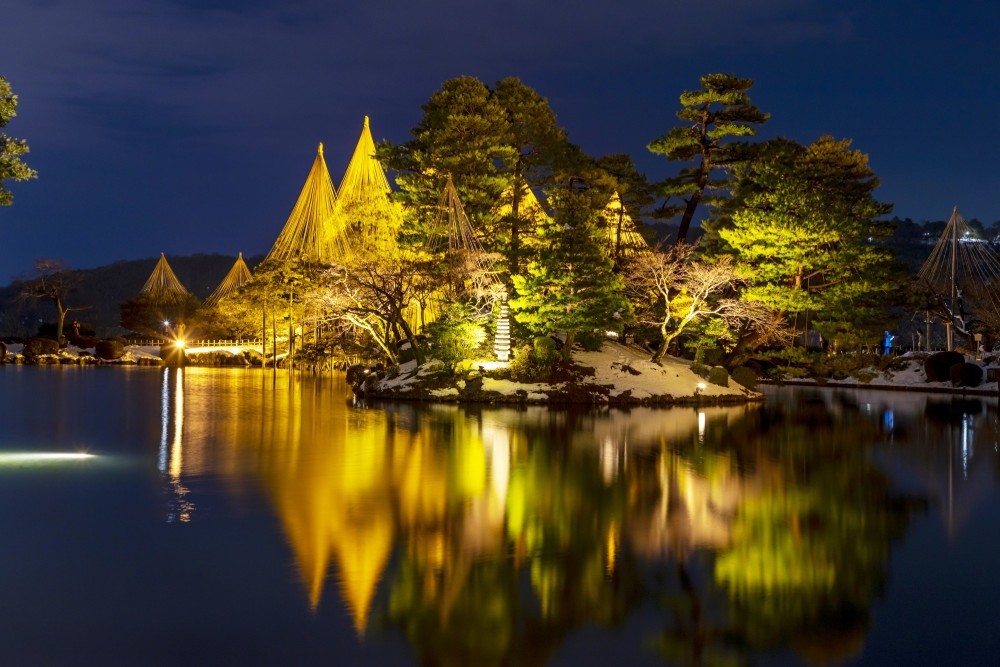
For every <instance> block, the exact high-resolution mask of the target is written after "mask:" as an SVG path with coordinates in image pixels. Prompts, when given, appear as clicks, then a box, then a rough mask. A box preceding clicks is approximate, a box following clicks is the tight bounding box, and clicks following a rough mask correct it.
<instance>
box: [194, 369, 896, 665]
mask: <svg viewBox="0 0 1000 667" xmlns="http://www.w3.org/2000/svg"><path fill="white" fill-rule="evenodd" d="M234 396H238V397H239V399H238V400H239V401H243V402H247V401H249V404H247V405H244V404H242V403H241V406H242V407H240V409H239V413H240V419H234V420H233V421H232V423H231V424H228V425H227V429H228V430H227V433H226V438H227V439H228V441H229V442H230V443H231V446H232V447H235V448H239V449H242V450H244V451H245V450H247V449H249V450H250V451H251V452H253V455H252V456H250V457H247V458H248V459H249V460H252V461H253V468H254V474H255V475H257V476H259V478H260V479H262V480H263V482H264V484H265V486H266V488H267V491H268V495H269V497H270V499H271V502H272V503H273V505H274V507H275V509H276V512H277V514H278V516H279V517H280V519H281V524H282V526H283V528H284V531H285V533H286V536H287V539H288V542H289V545H290V546H291V549H292V551H293V553H294V554H295V559H296V564H297V567H298V570H299V572H300V576H301V577H302V579H303V581H304V583H305V586H306V589H307V591H308V598H309V601H310V604H311V606H313V607H314V608H315V607H316V606H318V605H319V604H320V603H321V599H322V596H323V591H324V589H325V588H326V587H327V580H328V577H330V576H331V574H333V575H335V581H336V583H337V586H338V588H339V594H340V596H341V598H342V599H343V600H344V604H345V606H346V607H347V608H348V610H349V611H350V613H351V615H352V618H353V620H354V623H355V627H356V628H357V630H358V632H359V634H361V633H364V632H365V631H366V630H367V628H369V627H371V626H372V625H373V624H374V625H376V626H379V627H383V628H394V629H398V630H399V631H400V632H402V633H403V634H404V635H405V636H406V637H407V638H408V640H409V641H410V643H411V645H412V646H413V649H414V652H415V653H416V655H417V656H419V659H420V661H421V662H422V663H432V664H469V663H476V664H487V665H488V664H542V663H544V662H546V661H547V660H548V659H549V658H550V657H551V655H552V654H553V653H554V652H555V650H556V649H557V648H558V647H559V645H560V644H561V643H562V641H563V639H564V638H565V637H566V636H567V635H568V634H569V633H571V632H572V631H574V630H576V629H578V628H580V627H582V626H586V625H603V626H618V625H621V624H622V623H623V622H624V621H625V619H626V618H627V617H628V615H629V614H630V613H631V612H632V611H633V610H634V609H636V608H637V606H638V605H639V604H641V603H642V602H643V601H644V600H650V599H652V600H658V601H661V602H662V603H663V606H662V610H663V613H664V614H665V616H664V622H663V632H662V633H661V634H660V636H659V637H658V639H657V642H656V645H657V648H658V650H659V651H660V652H661V653H662V654H663V655H664V656H665V657H667V658H669V659H670V660H672V661H676V662H680V663H689V664H713V663H718V662H720V661H721V662H723V663H725V664H735V663H738V662H739V661H740V660H741V659H743V658H745V657H747V655H748V654H747V652H748V651H750V650H770V649H774V648H779V647H784V646H789V645H792V644H794V645H795V647H796V649H797V650H798V651H799V652H800V653H801V654H802V655H804V656H810V657H817V658H824V659H829V658H830V657H833V656H844V655H849V654H850V653H852V652H854V651H856V650H857V648H858V647H859V646H860V644H861V643H862V642H863V638H864V635H865V633H866V629H867V625H868V622H869V616H868V615H869V611H868V610H869V607H870V605H871V603H872V601H873V600H874V599H875V598H877V596H878V595H879V594H880V592H881V590H882V588H883V586H884V581H885V576H886V567H887V560H888V556H889V550H890V547H891V544H892V542H893V541H894V540H895V539H897V538H898V537H899V536H900V535H901V534H902V533H903V531H904V530H905V528H906V525H907V521H908V518H909V516H910V514H911V512H912V508H913V503H911V502H910V501H908V500H907V499H906V498H902V497H899V496H898V495H896V494H894V492H893V490H892V488H891V485H890V480H889V479H888V478H887V477H886V475H885V474H883V473H882V472H881V471H880V469H879V468H878V467H877V466H876V464H875V462H874V459H873V458H872V457H871V456H870V449H871V447H870V446H871V445H874V444H877V443H879V442H882V441H883V440H884V439H885V437H886V427H885V425H884V422H883V421H882V420H881V419H880V417H879V415H870V414H868V413H867V412H866V410H865V409H864V406H862V405H858V404H857V403H856V402H854V401H852V400H851V399H850V397H849V396H839V397H835V396H833V395H828V396H827V397H826V398H811V397H809V396H807V395H805V394H802V395H798V394H796V395H793V399H794V400H793V401H792V402H790V403H781V404H775V405H767V406H763V407H761V406H747V407H731V408H713V409H705V410H702V411H700V412H699V411H698V410H694V409H678V410H669V411H665V410H644V409H637V410H633V411H631V413H621V412H617V411H589V412H578V411H548V410H546V409H544V408H506V409H493V408H482V409H471V410H463V409H460V408H458V407H455V406H421V405H412V404H407V405H399V404H396V405H384V406H380V407H378V408H372V407H369V408H365V409H357V408H353V407H351V406H350V405H349V404H348V402H347V401H345V400H344V399H343V398H340V397H338V395H337V394H336V393H335V392H329V391H318V390H317V389H316V385H315V384H312V383H309V382H298V381H293V380H292V379H288V380H287V381H286V382H285V384H281V383H279V384H277V385H276V386H268V387H265V391H263V392H261V391H259V388H258V391H257V393H253V392H250V393H240V392H234ZM248 396H249V397H250V398H248ZM234 400H237V399H236V398H234ZM188 427H189V428H190V429H195V428H196V425H195V424H193V423H191V420H190V419H189V423H188ZM900 430H902V427H900ZM380 591H381V594H380Z"/></svg>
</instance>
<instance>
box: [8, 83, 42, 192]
mask: <svg viewBox="0 0 1000 667" xmlns="http://www.w3.org/2000/svg"><path fill="white" fill-rule="evenodd" d="M16 115H17V95H15V94H14V93H13V91H12V89H11V87H10V83H8V82H7V79H5V78H3V77H2V76H0V129H3V128H4V126H6V125H7V123H9V122H10V120H11V119H12V118H13V117H14V116H16ZM27 152H28V144H27V142H26V141H24V140H23V139H14V138H13V137H8V136H7V135H6V134H4V133H3V132H0V206H10V204H11V203H12V202H13V201H14V195H13V194H12V193H11V192H10V190H7V189H5V188H4V187H3V184H4V181H26V180H29V179H32V178H37V177H38V173H37V172H36V171H35V170H34V169H31V168H30V167H28V165H26V164H25V163H24V161H23V160H21V156H22V155H24V154H25V153H27Z"/></svg>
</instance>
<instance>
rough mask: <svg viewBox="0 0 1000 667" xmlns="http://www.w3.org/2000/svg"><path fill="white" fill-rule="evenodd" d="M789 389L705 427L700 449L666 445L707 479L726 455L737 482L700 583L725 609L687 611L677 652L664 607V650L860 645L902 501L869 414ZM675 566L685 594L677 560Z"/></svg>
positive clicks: (841, 651) (847, 650)
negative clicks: (707, 618)
mask: <svg viewBox="0 0 1000 667" xmlns="http://www.w3.org/2000/svg"><path fill="white" fill-rule="evenodd" d="M793 398H794V399H796V400H795V401H794V402H792V403H791V404H786V405H781V404H778V405H773V406H768V407H765V408H764V409H762V410H761V411H759V412H758V413H755V414H750V415H747V418H746V419H745V420H744V422H743V423H741V424H739V425H738V426H737V429H736V430H735V431H734V430H733V429H730V430H729V432H726V433H723V434H722V436H721V438H720V437H719V431H718V430H714V431H713V430H711V429H709V437H707V438H706V442H705V449H706V450H707V451H700V452H699V451H694V448H692V447H690V446H686V447H681V448H679V449H678V453H679V455H680V456H681V457H682V458H683V459H684V460H686V461H688V462H689V464H690V465H691V466H692V467H693V468H694V469H698V470H704V471H705V475H706V478H707V479H708V478H711V476H712V475H718V472H717V471H716V472H713V470H717V468H718V467H719V466H718V463H719V461H718V458H719V457H723V458H724V459H730V457H731V460H732V461H733V465H735V466H736V467H737V468H738V469H739V470H740V471H741V475H740V483H741V484H742V487H743V492H742V493H740V498H739V502H738V507H737V508H736V509H735V512H733V514H732V522H731V531H730V533H729V536H728V543H727V544H725V545H720V546H719V548H718V550H717V551H716V553H715V555H714V563H713V576H712V578H711V580H708V578H707V577H706V578H704V579H703V580H702V582H701V587H702V589H703V590H704V591H705V593H704V595H705V596H707V597H711V596H712V595H713V594H714V593H715V589H716V588H718V589H721V590H722V591H723V592H724V593H725V594H726V597H727V609H726V610H725V611H726V612H728V613H727V614H722V613H721V612H720V613H719V614H718V615H717V618H725V620H723V621H720V623H721V625H719V626H717V627H715V628H714V629H711V631H709V630H710V629H707V628H706V627H705V625H704V624H703V623H702V624H699V623H696V622H693V621H689V622H688V625H689V626H690V633H689V638H690V644H689V645H688V648H689V649H690V650H689V651H687V653H686V654H684V653H683V652H681V651H680V650H679V649H680V647H681V645H682V644H681V643H680V642H678V641H677V636H678V632H677V626H678V624H679V623H680V621H679V620H678V619H677V618H676V614H675V619H674V620H673V621H671V622H668V629H667V631H666V632H665V633H664V642H663V648H664V650H665V652H666V653H667V655H669V656H670V657H673V658H675V659H676V658H679V657H686V658H687V660H688V661H689V662H691V663H694V664H708V662H705V661H703V660H702V658H704V657H705V656H706V655H709V654H707V653H706V651H708V650H709V649H710V648H712V645H708V644H706V641H707V638H708V637H709V636H712V637H715V638H716V640H717V641H716V643H715V645H714V646H715V650H716V651H721V652H722V654H723V655H731V654H727V653H726V651H731V649H732V647H733V646H739V645H740V644H743V643H746V645H747V646H749V647H751V648H754V649H774V648H780V647H783V646H787V645H789V644H792V645H794V646H795V647H796V649H797V651H798V652H799V653H800V654H802V655H803V656H805V657H809V658H810V659H814V660H818V661H820V662H825V661H829V660H833V659H842V658H844V657H846V656H848V655H851V654H853V653H856V652H857V651H858V650H860V647H861V645H862V643H863V639H864V635H865V633H866V629H867V626H868V623H869V608H870V605H871V603H872V602H873V600H874V599H875V598H877V597H878V596H879V595H880V594H881V593H882V591H883V589H884V585H885V581H886V575H887V566H888V558H889V551H890V547H891V544H892V543H893V541H895V540H896V539H898V538H899V537H900V536H901V535H902V534H903V532H904V531H905V529H906V526H907V524H908V520H909V516H910V515H911V513H912V511H913V508H914V502H913V501H911V500H909V499H907V498H905V497H902V496H900V495H898V494H896V493H894V491H893V490H892V488H891V480H890V479H889V478H888V477H887V476H886V475H885V474H884V473H883V472H882V471H881V470H880V469H879V468H878V467H877V466H876V465H875V463H874V462H873V459H872V457H871V456H870V447H869V445H870V444H873V443H877V442H879V440H880V437H881V434H880V432H881V428H882V422H881V421H880V420H879V419H878V417H877V416H871V415H868V414H866V413H865V411H863V410H861V409H860V406H856V405H852V404H851V403H850V402H844V401H836V400H834V401H831V400H829V397H813V396H809V395H796V396H794V397H793ZM679 576H680V578H681V579H682V580H685V579H688V580H689V583H686V584H685V586H684V587H683V588H684V590H685V591H686V595H687V597H688V598H689V599H692V600H696V599H697V596H696V594H695V592H694V591H695V590H696V587H695V584H693V583H690V577H688V575H687V573H686V572H685V571H684V568H683V567H681V569H680V574H679ZM688 606H689V607H690V608H694V609H697V608H698V607H697V606H696V605H695V604H694V603H693V602H692V603H689V605H688ZM692 618H694V617H692ZM671 639H672V640H673V641H672V642H671V641H670V640H671ZM712 655H715V656H716V657H717V656H718V655H719V654H718V653H716V654H712Z"/></svg>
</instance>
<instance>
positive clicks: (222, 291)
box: [205, 252, 253, 306]
mask: <svg viewBox="0 0 1000 667" xmlns="http://www.w3.org/2000/svg"><path fill="white" fill-rule="evenodd" d="M250 282H253V277H252V276H251V275H250V269H249V268H248V267H247V263H246V262H245V261H243V253H242V252H241V253H240V256H239V257H237V258H236V262H235V263H234V264H233V268H231V269H229V273H227V274H226V277H225V278H223V279H222V282H220V283H219V286H218V287H216V288H215V291H214V292H212V293H211V294H209V295H208V298H207V299H205V305H206V306H214V305H215V304H217V303H219V302H220V301H222V300H223V299H225V298H226V297H227V296H229V295H230V294H232V293H234V292H235V291H236V290H238V289H239V288H241V287H243V286H244V285H246V284H247V283H250Z"/></svg>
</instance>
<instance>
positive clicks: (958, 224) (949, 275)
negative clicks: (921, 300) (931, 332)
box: [918, 206, 1000, 333]
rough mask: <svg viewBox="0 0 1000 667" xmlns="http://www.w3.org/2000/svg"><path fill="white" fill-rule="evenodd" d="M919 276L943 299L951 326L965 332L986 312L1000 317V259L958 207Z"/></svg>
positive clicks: (921, 268)
mask: <svg viewBox="0 0 1000 667" xmlns="http://www.w3.org/2000/svg"><path fill="white" fill-rule="evenodd" d="M918 277H919V279H920V281H921V282H923V283H924V284H925V285H926V286H928V287H929V288H930V289H931V290H932V291H933V292H934V294H935V295H936V296H938V297H939V298H940V299H941V300H942V302H943V304H944V306H945V309H946V311H948V314H949V316H950V318H951V320H952V324H954V325H955V326H956V327H958V329H959V330H960V331H962V332H963V333H966V332H967V330H966V326H967V323H968V322H969V321H971V320H972V319H974V318H976V317H977V316H979V317H982V315H983V311H990V314H992V315H993V316H994V319H995V318H997V317H1000V294H998V291H997V288H998V286H1000V260H998V259H997V255H996V254H995V253H994V252H993V250H991V249H990V247H989V244H988V243H986V242H985V241H984V240H982V239H979V238H978V237H977V236H976V232H975V231H974V230H973V229H972V227H971V226H969V223H967V222H966V221H965V219H964V218H963V217H962V216H961V215H959V213H958V207H957V206H956V207H955V209H954V210H953V211H952V214H951V217H950V218H949V219H948V224H947V225H946V226H945V229H944V232H943V233H942V234H941V238H939V239H938V241H937V243H936V244H935V245H934V249H933V250H932V251H931V254H930V256H929V257H928V258H927V260H926V261H925V262H924V264H923V266H921V267H920V272H919V274H918Z"/></svg>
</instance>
